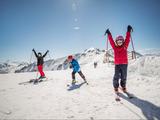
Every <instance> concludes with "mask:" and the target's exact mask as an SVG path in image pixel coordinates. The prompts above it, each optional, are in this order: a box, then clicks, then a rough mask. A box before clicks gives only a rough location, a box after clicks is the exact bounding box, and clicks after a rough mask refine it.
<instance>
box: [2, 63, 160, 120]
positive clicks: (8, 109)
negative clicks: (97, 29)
mask: <svg viewBox="0 0 160 120" xmlns="http://www.w3.org/2000/svg"><path fill="white" fill-rule="evenodd" d="M133 64H134V63H133ZM135 64H136V63H135ZM136 65H137V64H136ZM136 65H134V66H132V65H129V68H128V71H129V72H128V81H127V87H128V90H129V92H131V93H133V94H134V95H135V98H133V99H128V98H127V96H126V95H125V94H122V95H121V97H120V99H121V101H120V102H116V101H115V100H114V96H115V95H114V92H113V87H112V78H113V72H114V66H113V65H110V64H99V65H98V67H97V69H94V68H93V66H92V65H88V66H86V67H82V72H83V73H84V75H85V76H86V78H87V81H88V83H89V85H86V84H83V85H81V86H80V87H77V88H73V89H71V90H68V89H69V87H67V84H70V83H71V72H72V71H71V70H62V71H46V72H45V73H46V76H47V77H48V78H49V79H50V80H49V81H46V82H42V83H39V84H37V85H33V84H28V85H18V83H20V82H25V81H28V80H30V79H32V78H35V77H36V73H35V72H32V73H18V74H14V73H10V74H0V118H1V119H91V120H93V119H160V107H159V106H160V102H159V101H160V81H159V78H158V77H159V74H158V73H156V75H157V74H158V75H157V76H156V75H155V74H154V76H151V74H150V75H148V76H146V75H143V74H141V72H140V71H138V72H137V70H136V69H138V67H139V66H138V65H137V66H136ZM133 67H134V68H135V67H136V68H135V69H132V68H133ZM156 69H157V68H156ZM147 71H148V69H147ZM147 71H146V72H147ZM76 79H77V81H78V83H77V84H81V83H83V80H82V79H81V78H80V77H79V75H78V74H76Z"/></svg>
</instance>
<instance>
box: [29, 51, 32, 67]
mask: <svg viewBox="0 0 160 120" xmlns="http://www.w3.org/2000/svg"><path fill="white" fill-rule="evenodd" d="M32 56H33V51H32V53H31V57H30V61H29V64H31V62H32Z"/></svg>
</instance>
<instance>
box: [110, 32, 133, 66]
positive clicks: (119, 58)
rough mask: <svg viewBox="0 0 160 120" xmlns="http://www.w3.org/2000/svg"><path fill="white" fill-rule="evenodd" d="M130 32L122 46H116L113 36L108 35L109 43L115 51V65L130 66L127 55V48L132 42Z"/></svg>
mask: <svg viewBox="0 0 160 120" xmlns="http://www.w3.org/2000/svg"><path fill="white" fill-rule="evenodd" d="M130 36H131V35H130V32H127V33H126V38H125V41H124V43H123V45H122V46H116V43H115V42H114V40H113V38H112V35H111V34H109V35H108V39H109V42H110V44H111V46H112V48H113V50H114V63H115V64H116V65H118V64H128V54H127V48H128V45H129V42H130Z"/></svg>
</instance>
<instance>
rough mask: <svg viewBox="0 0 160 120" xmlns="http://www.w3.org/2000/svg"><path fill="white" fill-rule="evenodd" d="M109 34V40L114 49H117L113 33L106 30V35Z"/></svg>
mask: <svg viewBox="0 0 160 120" xmlns="http://www.w3.org/2000/svg"><path fill="white" fill-rule="evenodd" d="M106 34H108V40H109V42H110V44H111V46H112V48H113V49H115V42H114V40H113V38H112V35H111V32H110V31H109V29H107V30H106V32H105V35H106Z"/></svg>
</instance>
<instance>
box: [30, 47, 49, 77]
mask: <svg viewBox="0 0 160 120" xmlns="http://www.w3.org/2000/svg"><path fill="white" fill-rule="evenodd" d="M32 51H33V52H34V54H35V56H36V58H37V67H38V71H39V73H40V75H41V76H40V77H39V79H42V78H46V77H45V74H44V72H43V63H44V60H43V58H44V57H45V56H46V55H47V53H48V52H49V50H47V51H46V53H45V54H44V55H42V53H40V52H39V53H38V54H37V53H36V51H35V50H34V49H33V50H32Z"/></svg>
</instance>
